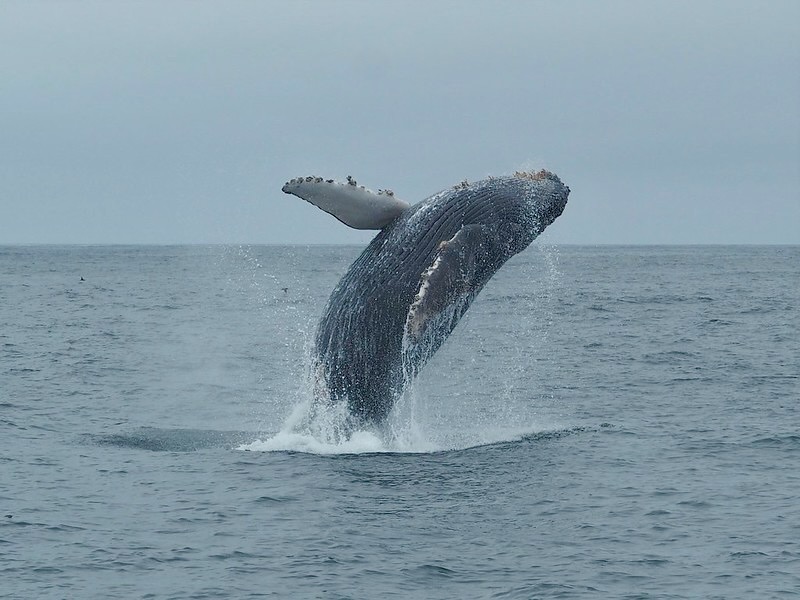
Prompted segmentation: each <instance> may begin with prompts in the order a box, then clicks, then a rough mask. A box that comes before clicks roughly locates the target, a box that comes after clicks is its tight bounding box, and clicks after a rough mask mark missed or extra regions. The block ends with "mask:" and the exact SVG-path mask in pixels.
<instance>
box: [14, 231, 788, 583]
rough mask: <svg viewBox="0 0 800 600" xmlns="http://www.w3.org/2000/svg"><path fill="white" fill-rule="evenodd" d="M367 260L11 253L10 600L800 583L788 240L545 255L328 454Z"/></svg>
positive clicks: (529, 261)
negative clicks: (343, 341)
mask: <svg viewBox="0 0 800 600" xmlns="http://www.w3.org/2000/svg"><path fill="white" fill-rule="evenodd" d="M360 250H361V248H357V247H323V246H318V247H269V246H243V247H224V246H184V247H181V246H179V247H148V246H138V247H133V246H132V247H124V246H108V247H103V246H87V247H81V246H61V247H59V246H14V247H0V597H3V598H15V599H16V598H19V599H30V598H159V599H160V598H326V599H327V598H403V599H406V598H503V599H505V598H797V597H798V596H800V247H798V246H790V247H786V246H784V247H780V246H769V247H724V246H697V247H611V246H601V247H578V246H562V247H553V246H547V245H539V244H534V245H533V246H531V247H530V248H529V249H528V250H526V251H525V252H524V253H522V254H520V255H518V256H517V257H515V258H514V259H512V261H510V262H509V263H508V264H507V265H506V266H505V267H503V268H502V269H501V270H500V271H499V272H498V274H497V275H496V276H495V277H494V278H493V279H492V281H490V282H489V284H488V285H487V287H486V288H485V289H484V290H483V292H482V293H481V295H480V296H479V297H478V299H477V300H476V302H475V303H474V305H473V306H472V308H471V309H470V311H469V312H468V314H467V315H466V317H465V319H464V320H462V322H461V323H460V324H459V326H458V327H457V328H456V330H455V331H454V333H453V335H452V336H451V337H450V339H449V340H448V341H447V343H446V344H445V345H444V346H443V347H442V349H441V350H440V351H439V353H438V354H437V355H436V356H435V357H434V359H433V360H432V361H431V362H430V363H429V364H428V365H427V367H426V368H425V370H424V371H423V373H422V374H421V376H420V377H419V378H418V380H417V381H416V383H415V385H414V386H413V388H412V389H410V390H409V392H408V393H407V394H406V396H405V397H404V398H403V399H402V400H401V401H400V402H399V403H398V405H397V407H396V410H395V412H394V413H393V415H392V417H391V420H390V423H389V425H388V426H387V428H385V429H384V430H382V431H380V432H375V431H364V432H357V433H356V434H355V435H354V436H353V437H352V438H351V439H350V440H349V441H347V442H345V443H342V444H338V445H337V444H335V443H332V442H331V440H329V439H325V438H324V436H323V437H322V438H320V437H319V436H317V437H314V436H312V435H309V434H308V433H307V432H303V431H301V430H298V428H297V427H296V423H297V422H298V419H300V417H301V416H302V414H303V411H304V409H305V407H306V406H307V403H308V400H309V396H310V383H309V381H310V378H309V358H308V357H309V353H310V345H311V343H312V340H313V332H314V328H315V326H316V322H317V319H318V317H319V315H320V314H321V312H322V309H323V306H324V303H325V301H326V299H327V297H328V295H329V293H330V292H331V290H332V289H333V287H334V286H335V284H336V282H337V281H338V278H339V277H340V276H341V274H342V273H343V272H344V270H345V269H346V268H347V266H348V265H349V263H350V262H351V261H352V260H353V259H354V258H355V257H356V256H357V255H358V253H359V252H360Z"/></svg>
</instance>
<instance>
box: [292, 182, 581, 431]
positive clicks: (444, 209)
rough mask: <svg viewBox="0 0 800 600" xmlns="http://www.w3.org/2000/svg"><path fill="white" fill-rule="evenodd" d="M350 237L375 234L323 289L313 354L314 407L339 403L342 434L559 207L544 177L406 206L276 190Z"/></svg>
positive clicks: (366, 418)
mask: <svg viewBox="0 0 800 600" xmlns="http://www.w3.org/2000/svg"><path fill="white" fill-rule="evenodd" d="M282 190H283V191H284V192H285V193H287V194H293V195H295V196H298V197H299V198H302V199H304V200H307V201H308V202H310V203H312V204H314V205H316V206H318V207H319V208H321V209H322V210H324V211H326V212H328V213H330V214H332V215H333V216H334V217H336V218H337V219H339V220H340V221H341V222H343V223H344V224H346V225H348V226H350V227H354V228H357V229H379V230H380V231H379V233H378V234H377V235H376V236H375V238H373V240H372V241H371V242H370V244H369V245H368V246H367V248H366V249H365V250H364V251H363V252H362V253H361V255H360V256H359V257H358V258H357V259H356V260H355V262H354V263H353V264H352V265H351V266H350V268H349V270H348V271H347V273H345V275H344V276H343V277H342V279H341V280H340V281H339V284H338V285H337V286H336V288H335V289H334V290H333V293H332V294H331V296H330V299H329V300H328V304H327V306H326V308H325V310H324V313H323V315H322V319H321V320H320V322H319V325H318V328H317V332H316V338H315V347H314V352H313V361H314V364H313V367H312V374H313V377H314V401H315V402H316V403H317V405H320V404H323V405H325V404H335V403H340V402H345V403H346V404H347V406H348V408H349V415H350V416H349V417H348V419H349V424H348V428H349V429H350V430H351V431H352V430H354V429H356V428H360V427H363V426H365V425H370V424H380V423H381V422H383V421H385V419H386V417H387V416H388V415H389V413H390V412H391V410H392V407H393V405H394V402H395V400H397V399H398V398H399V397H400V396H401V395H402V393H403V390H404V389H405V386H406V385H407V384H408V382H409V381H410V380H411V379H412V378H413V377H414V376H415V375H416V374H417V373H418V372H419V371H420V369H422V367H423V366H424V365H425V363H426V362H427V361H428V359H430V357H431V356H432V355H433V354H434V353H435V352H436V350H438V348H439V347H440V346H441V345H442V343H443V342H444V341H445V339H446V338H447V336H448V335H450V333H451V332H452V330H453V329H454V328H455V326H456V325H457V323H458V321H459V319H460V318H461V317H462V315H463V314H464V313H465V312H466V311H467V309H468V308H469V306H470V304H471V303H472V301H473V300H474V299H475V297H476V296H477V295H478V292H480V291H481V289H482V288H483V286H484V285H485V284H486V282H487V281H489V279H490V278H491V277H492V275H494V274H495V273H496V272H497V270H498V269H499V268H500V267H501V266H502V265H503V264H504V263H505V262H506V261H507V260H508V259H509V258H511V257H512V256H514V255H515V254H517V253H519V252H521V251H522V250H524V249H525V248H527V247H528V245H529V244H530V243H531V242H532V241H533V240H534V239H535V238H536V236H538V235H539V234H540V233H541V232H542V231H543V230H544V229H545V227H547V226H548V225H550V224H551V223H552V222H553V221H554V220H555V219H556V218H557V217H558V216H559V215H560V214H561V213H562V211H563V210H564V207H565V206H566V203H567V197H568V196H569V191H570V190H569V188H568V187H567V186H566V185H564V184H563V183H562V182H561V180H560V179H559V178H558V177H557V176H556V175H554V174H553V173H550V172H549V171H544V170H542V171H538V172H517V173H515V174H514V175H510V176H503V177H490V178H488V179H484V180H482V181H478V182H476V183H468V182H466V181H464V182H462V183H460V184H458V185H455V186H453V187H451V188H449V189H446V190H444V191H441V192H439V193H437V194H434V195H433V196H431V197H430V198H428V199H427V200H424V201H422V202H420V203H418V204H415V205H413V206H412V205H409V204H408V203H407V202H404V201H403V200H400V199H399V198H397V197H395V195H394V193H393V192H392V191H391V190H379V191H378V192H372V191H370V190H368V189H366V188H364V187H363V186H359V185H358V184H357V182H356V181H355V180H354V179H353V178H352V177H349V176H348V177H347V181H346V182H343V183H339V182H336V181H334V180H332V179H327V180H326V179H323V178H321V177H299V178H296V179H292V180H290V181H288V182H287V183H286V184H285V185H284V186H283V188H282Z"/></svg>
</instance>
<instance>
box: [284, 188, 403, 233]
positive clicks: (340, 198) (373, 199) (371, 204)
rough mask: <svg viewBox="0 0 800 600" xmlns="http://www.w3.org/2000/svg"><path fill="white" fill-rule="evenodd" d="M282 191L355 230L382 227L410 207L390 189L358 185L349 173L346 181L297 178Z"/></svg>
mask: <svg viewBox="0 0 800 600" xmlns="http://www.w3.org/2000/svg"><path fill="white" fill-rule="evenodd" d="M281 191H282V192H284V193H285V194H292V195H293V196H297V197H298V198H302V199H303V200H305V201H306V202H310V203H311V204H313V205H314V206H316V207H318V208H321V209H322V210H324V211H325V212H327V213H329V214H331V215H333V216H334V217H336V218H337V219H339V220H340V221H341V222H342V223H344V224H345V225H348V226H349V227H352V228H354V229H383V228H384V227H385V226H386V225H388V224H389V223H391V222H392V221H394V220H395V219H396V218H397V217H398V216H399V215H400V214H401V213H402V212H403V211H405V210H406V209H407V208H408V207H409V204H408V202H405V201H403V200H400V199H399V198H397V197H395V195H394V192H392V191H391V190H379V191H378V192H373V191H372V190H369V189H367V188H365V187H364V186H363V185H362V186H359V185H358V182H357V181H356V180H355V179H353V178H352V177H351V176H350V175H348V176H347V181H346V182H345V183H339V182H337V181H334V180H333V179H323V178H322V177H316V176H307V177H296V178H294V179H290V180H289V181H287V182H286V183H285V184H283V187H282V188H281Z"/></svg>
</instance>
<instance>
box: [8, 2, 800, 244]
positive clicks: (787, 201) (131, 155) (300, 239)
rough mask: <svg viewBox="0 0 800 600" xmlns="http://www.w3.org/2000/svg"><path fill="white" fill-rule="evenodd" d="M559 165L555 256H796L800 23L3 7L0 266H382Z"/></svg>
mask: <svg viewBox="0 0 800 600" xmlns="http://www.w3.org/2000/svg"><path fill="white" fill-rule="evenodd" d="M540 167H546V168H548V169H550V170H552V171H554V172H556V173H557V174H559V175H560V176H561V178H562V179H563V180H564V181H565V182H566V183H567V184H568V185H569V186H570V187H571V189H572V194H571V196H570V201H569V204H568V205H567V208H566V210H565V212H564V214H563V215H562V216H561V218H560V219H559V220H558V221H557V222H556V223H555V224H553V225H552V226H551V228H550V229H549V230H548V232H547V233H546V234H545V236H546V237H545V239H546V240H547V241H548V242H550V243H576V244H596V243H793V244H797V243H800V2H797V1H796V0H789V1H787V2H780V1H776V0H770V1H763V0H762V1H758V2H737V1H734V0H731V1H727V0H726V1H720V2H702V1H697V0H692V1H690V2H680V1H676V0H669V1H665V2H645V1H638V0H637V1H631V2H616V1H603V2H569V1H567V2H564V1H558V2H556V1H553V2H497V1H495V2H477V1H469V0H460V1H457V2H437V1H435V0H426V1H424V2H410V1H408V0H403V1H399V0H397V1H388V0H386V1H380V0H373V1H369V2H367V1H364V2H333V1H331V2H288V1H287V2H256V1H252V2H244V1H237V0H233V1H232V0H225V1H222V0H220V1H219V2H169V1H161V0H160V1H158V2H155V1H154V2H130V3H129V2H121V1H114V2H107V1H103V2H55V1H53V2H45V1H41V2H30V1H14V0H0V243H363V242H364V241H366V240H368V239H369V238H370V237H372V235H373V234H372V233H369V232H367V233H365V232H358V231H355V230H352V229H349V228H347V227H345V226H344V225H342V224H341V223H339V222H338V221H336V220H335V219H334V218H332V217H331V216H329V215H327V214H325V213H323V212H322V211H320V210H318V209H316V208H315V207H313V206H311V205H309V204H306V203H305V202H303V201H301V200H299V199H297V198H295V197H293V196H288V195H285V194H283V193H281V191H280V188H281V185H282V184H283V183H284V181H286V180H287V179H289V178H291V177H295V176H298V175H311V174H314V175H321V176H325V177H326V178H327V177H332V178H337V179H344V178H345V176H347V175H353V176H354V177H355V178H356V179H357V180H358V181H359V183H363V184H365V185H367V186H368V187H372V188H379V187H390V188H393V189H394V190H395V193H396V194H397V195H398V196H399V197H401V198H403V199H405V200H408V201H409V202H412V203H414V202H417V201H419V200H422V199H424V198H425V197H427V196H429V195H430V194H432V193H434V192H436V191H438V190H440V189H443V188H445V187H448V186H450V185H452V184H453V183H456V182H458V181H461V180H462V179H464V178H467V179H469V180H476V179H480V178H482V177H485V176H487V175H490V174H493V175H500V174H504V173H506V174H507V173H511V172H513V171H514V170H517V169H521V168H529V169H530V168H540Z"/></svg>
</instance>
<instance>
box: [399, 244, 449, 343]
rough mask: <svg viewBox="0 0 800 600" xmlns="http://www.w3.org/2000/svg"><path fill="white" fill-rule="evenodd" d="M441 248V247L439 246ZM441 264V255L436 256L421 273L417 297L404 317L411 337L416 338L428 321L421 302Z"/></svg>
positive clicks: (423, 300)
mask: <svg viewBox="0 0 800 600" xmlns="http://www.w3.org/2000/svg"><path fill="white" fill-rule="evenodd" d="M446 243H447V242H442V244H446ZM440 247H441V246H440ZM441 263H442V253H441V252H440V253H439V254H437V255H436V258H435V259H434V261H433V263H432V264H431V266H430V267H428V268H427V269H425V270H424V271H423V272H422V277H421V278H420V283H419V290H418V291H417V295H416V296H415V297H414V302H413V304H411V306H410V307H409V309H408V315H407V316H406V333H408V334H409V335H411V336H413V337H418V336H419V333H420V331H421V330H422V326H423V325H424V324H425V322H426V321H427V320H428V314H427V312H426V311H425V310H424V308H423V302H425V296H426V294H427V293H428V288H429V287H430V278H431V275H433V273H435V272H436V269H437V268H438V267H439V265H440V264H441Z"/></svg>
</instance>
